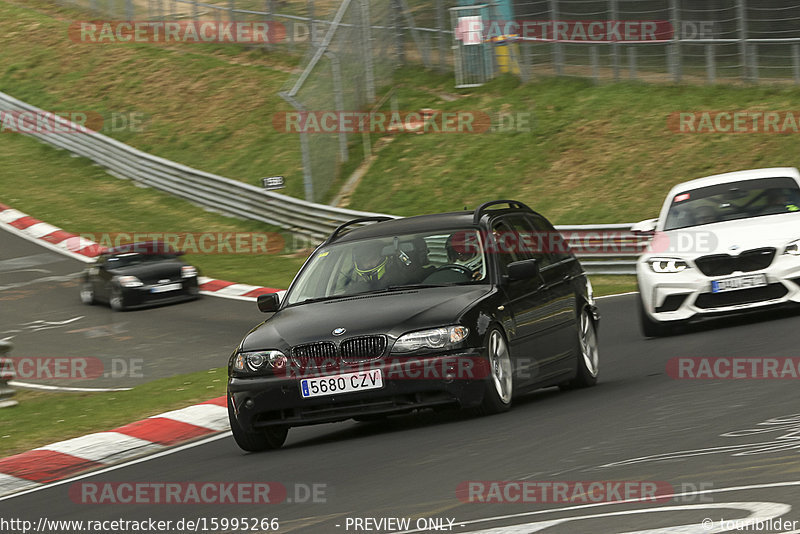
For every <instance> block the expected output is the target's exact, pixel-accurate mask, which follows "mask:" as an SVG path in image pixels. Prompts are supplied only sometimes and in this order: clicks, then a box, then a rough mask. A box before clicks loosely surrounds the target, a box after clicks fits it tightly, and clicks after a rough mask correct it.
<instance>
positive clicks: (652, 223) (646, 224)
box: [631, 219, 658, 234]
mask: <svg viewBox="0 0 800 534" xmlns="http://www.w3.org/2000/svg"><path fill="white" fill-rule="evenodd" d="M657 224H658V219H647V220H644V221H639V222H638V223H636V224H634V225H633V226H631V233H632V234H652V233H653V232H655V231H656V225H657Z"/></svg>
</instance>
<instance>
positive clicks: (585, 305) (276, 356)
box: [227, 200, 599, 451]
mask: <svg viewBox="0 0 800 534" xmlns="http://www.w3.org/2000/svg"><path fill="white" fill-rule="evenodd" d="M258 307H259V309H260V310H261V311H262V312H266V313H271V314H272V315H271V316H270V317H269V318H268V319H267V320H266V321H264V322H263V323H261V324H259V325H258V326H256V327H255V328H254V329H253V330H251V331H250V332H249V333H248V334H247V335H246V336H245V338H244V339H243V340H242V342H241V343H240V344H239V346H238V347H237V348H236V350H235V351H234V353H233V354H232V355H231V357H230V360H229V364H228V375H229V380H228V395H227V397H228V413H229V417H230V423H231V429H232V431H233V436H234V438H235V440H236V442H237V444H238V445H239V446H240V447H241V448H242V449H244V450H247V451H259V450H266V449H275V448H279V447H281V446H282V445H283V443H284V442H285V440H286V436H287V433H288V430H289V428H290V427H292V426H301V425H310V424H316V423H326V422H335V421H343V420H346V419H351V418H352V419H356V420H370V419H376V418H383V417H386V416H389V415H392V414H399V413H406V412H411V411H414V410H420V409H439V408H445V407H453V406H455V407H461V408H474V409H476V410H477V411H478V412H480V413H484V414H491V413H498V412H503V411H506V410H508V409H509V408H510V407H511V403H512V400H513V398H514V397H515V396H517V395H519V394H523V393H525V392H529V391H531V390H533V389H537V388H542V387H548V386H560V387H562V388H571V387H586V386H591V385H594V384H595V383H596V381H597V373H598V347H597V323H598V319H599V315H598V312H597V308H596V306H595V301H594V298H593V295H592V287H591V284H590V282H589V280H588V278H587V277H586V275H585V273H584V271H583V268H582V267H581V264H580V262H579V261H578V259H577V258H576V257H575V256H574V254H573V253H572V252H571V251H570V250H569V248H568V246H566V244H565V243H564V242H563V240H562V239H561V235H560V234H559V233H558V232H557V231H556V230H555V229H554V228H553V226H552V225H551V224H550V223H549V222H548V221H547V220H546V219H545V218H544V217H543V216H541V215H539V214H538V213H536V212H534V211H533V210H531V209H530V208H529V207H528V206H526V205H525V204H523V203H521V202H517V201H513V200H495V201H492V202H487V203H485V204H483V205H481V206H480V207H478V208H477V209H476V210H474V211H463V212H455V213H441V214H435V215H423V216H416V217H407V218H401V219H391V218H389V217H371V218H362V219H356V220H353V221H350V222H348V223H346V224H344V225H342V226H340V227H339V228H338V229H337V230H336V231H334V232H333V233H332V234H331V236H330V237H329V238H328V239H327V240H326V241H325V242H324V243H323V244H322V245H320V246H319V247H318V248H317V249H316V250H315V251H314V253H313V254H312V255H311V256H310V257H309V258H308V260H307V261H306V263H305V264H304V265H303V267H302V269H301V270H300V272H299V273H298V274H297V276H296V277H295V279H294V281H293V282H292V284H291V285H290V287H289V289H288V290H287V292H286V293H285V294H283V295H280V296H279V295H278V294H270V295H262V296H260V297H259V301H258Z"/></svg>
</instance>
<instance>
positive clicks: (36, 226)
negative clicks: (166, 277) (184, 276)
mask: <svg viewBox="0 0 800 534" xmlns="http://www.w3.org/2000/svg"><path fill="white" fill-rule="evenodd" d="M0 227H3V228H5V229H6V230H8V231H9V232H11V233H13V234H16V235H18V236H20V237H22V238H24V239H27V240H28V241H32V242H34V243H37V244H39V245H41V246H43V247H46V248H49V249H50V250H54V251H55V252H58V253H60V254H64V255H65V256H69V257H71V258H74V259H76V260H79V261H82V262H85V263H90V262H92V261H94V259H95V258H96V257H97V256H98V255H99V254H100V253H101V252H103V250H104V247H103V246H101V245H98V244H97V243H95V242H94V241H90V240H88V239H84V238H82V237H80V236H78V235H75V234H72V233H69V232H66V231H64V230H62V229H61V228H58V227H57V226H53V225H51V224H47V223H46V222H42V221H40V220H39V219H34V218H33V217H31V216H29V215H27V214H25V213H22V212H21V211H19V210H15V209H13V208H11V207H9V206H6V205H5V204H0ZM198 282H199V284H200V293H202V294H203V295H211V296H214V297H223V298H228V299H237V300H256V298H257V297H258V296H259V295H264V294H267V293H279V292H281V291H282V290H280V289H275V288H272V287H261V286H251V285H248V284H237V283H235V282H228V281H226V280H217V279H215V278H208V277H205V276H201V277H200V278H199V279H198Z"/></svg>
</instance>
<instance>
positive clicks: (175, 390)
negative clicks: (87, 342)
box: [0, 368, 227, 457]
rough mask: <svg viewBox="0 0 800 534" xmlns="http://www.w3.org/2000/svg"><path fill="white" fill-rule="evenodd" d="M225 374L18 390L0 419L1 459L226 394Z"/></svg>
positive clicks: (202, 373) (222, 371)
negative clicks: (97, 388) (94, 388)
mask: <svg viewBox="0 0 800 534" xmlns="http://www.w3.org/2000/svg"><path fill="white" fill-rule="evenodd" d="M226 372H227V371H226V369H225V368H219V369H210V370H208V371H200V372H197V373H191V374H186V375H179V376H173V377H170V378H162V379H159V380H154V381H152V382H148V383H146V384H142V385H141V386H136V387H135V388H133V389H131V390H129V391H115V392H107V393H53V392H49V391H48V392H44V391H32V390H19V391H17V394H16V395H15V396H14V400H17V401H19V405H18V406H15V407H13V408H4V409H3V410H2V412H3V413H2V415H3V417H1V418H0V457H3V456H9V455H12V454H17V453H20V452H24V451H26V450H30V449H32V448H34V447H40V446H42V445H46V444H48V443H52V442H54V441H61V440H65V439H70V438H75V437H78V436H83V435H85V434H89V433H91V432H100V431H104V430H111V429H113V428H117V427H119V426H122V425H125V424H128V423H131V422H134V421H138V420H140V419H143V418H146V417H150V416H152V415H157V414H159V413H163V412H166V411H169V410H175V409H179V408H183V407H185V406H190V405H192V404H196V403H198V402H204V401H207V400H209V399H213V398H216V397H219V396H222V395H225V385H226V378H227V375H226Z"/></svg>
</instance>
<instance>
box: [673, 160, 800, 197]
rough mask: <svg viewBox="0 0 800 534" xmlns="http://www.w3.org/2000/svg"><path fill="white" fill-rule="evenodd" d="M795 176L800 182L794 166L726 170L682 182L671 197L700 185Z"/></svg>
mask: <svg viewBox="0 0 800 534" xmlns="http://www.w3.org/2000/svg"><path fill="white" fill-rule="evenodd" d="M783 177H786V178H794V180H795V181H797V182H800V172H798V170H797V169H796V168H794V167H771V168H767V169H751V170H747V171H735V172H726V173H723V174H714V175H712V176H706V177H704V178H697V179H695V180H689V181H688V182H683V183H680V184H678V185H676V186H674V187H673V188H672V190H671V191H670V195H668V197H669V198H672V197H674V196H675V194H678V193H682V192H684V191H690V190H693V189H697V188H700V187H706V186H709V185H719V184H725V183H729V182H741V181H743V180H758V179H759V178H783Z"/></svg>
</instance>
